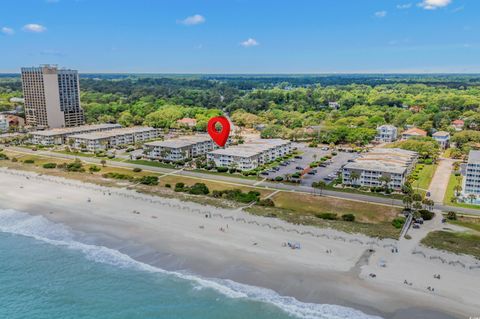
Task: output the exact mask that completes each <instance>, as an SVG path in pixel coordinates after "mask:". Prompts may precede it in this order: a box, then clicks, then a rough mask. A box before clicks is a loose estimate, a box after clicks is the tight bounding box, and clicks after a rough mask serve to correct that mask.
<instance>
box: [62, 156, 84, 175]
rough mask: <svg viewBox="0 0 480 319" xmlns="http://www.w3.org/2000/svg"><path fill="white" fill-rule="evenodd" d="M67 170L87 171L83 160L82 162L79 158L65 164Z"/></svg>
mask: <svg viewBox="0 0 480 319" xmlns="http://www.w3.org/2000/svg"><path fill="white" fill-rule="evenodd" d="M65 170H66V171H67V172H80V173H81V172H85V169H84V168H83V164H82V162H80V160H78V159H76V160H75V161H74V162H73V163H68V164H67V165H66V166H65Z"/></svg>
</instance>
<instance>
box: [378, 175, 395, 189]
mask: <svg viewBox="0 0 480 319" xmlns="http://www.w3.org/2000/svg"><path fill="white" fill-rule="evenodd" d="M378 181H379V182H382V185H383V187H384V188H385V190H387V189H388V184H390V182H391V181H392V178H391V177H390V176H387V175H382V176H380V177H379V178H378Z"/></svg>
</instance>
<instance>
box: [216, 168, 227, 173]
mask: <svg viewBox="0 0 480 319" xmlns="http://www.w3.org/2000/svg"><path fill="white" fill-rule="evenodd" d="M217 172H219V173H226V172H228V167H217Z"/></svg>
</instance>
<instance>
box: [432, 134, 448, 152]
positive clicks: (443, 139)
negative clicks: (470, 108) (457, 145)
mask: <svg viewBox="0 0 480 319" xmlns="http://www.w3.org/2000/svg"><path fill="white" fill-rule="evenodd" d="M432 138H433V139H434V140H435V141H437V142H438V144H440V147H441V148H443V149H445V148H447V147H448V146H449V144H450V133H448V132H445V131H438V132H435V133H433V134H432Z"/></svg>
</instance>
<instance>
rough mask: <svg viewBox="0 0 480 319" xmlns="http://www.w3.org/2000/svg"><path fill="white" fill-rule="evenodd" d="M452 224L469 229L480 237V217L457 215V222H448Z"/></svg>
mask: <svg viewBox="0 0 480 319" xmlns="http://www.w3.org/2000/svg"><path fill="white" fill-rule="evenodd" d="M448 222H449V223H450V224H454V225H458V226H462V227H465V228H469V229H471V230H473V231H474V232H478V234H477V235H480V217H473V216H464V215H457V220H448Z"/></svg>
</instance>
